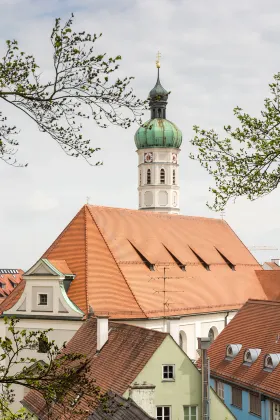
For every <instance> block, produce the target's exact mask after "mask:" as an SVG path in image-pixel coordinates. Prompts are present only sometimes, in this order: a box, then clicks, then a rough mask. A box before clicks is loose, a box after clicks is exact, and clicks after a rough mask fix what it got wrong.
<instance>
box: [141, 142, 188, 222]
mask: <svg viewBox="0 0 280 420" xmlns="http://www.w3.org/2000/svg"><path fill="white" fill-rule="evenodd" d="M137 153H138V192H139V206H138V207H139V210H149V211H156V212H162V213H174V214H178V213H180V186H179V153H180V149H176V148H147V149H139V150H137ZM162 169H163V170H164V182H163V179H162V177H161V170H162ZM148 170H149V171H150V179H149V174H148ZM174 175H175V176H174Z"/></svg>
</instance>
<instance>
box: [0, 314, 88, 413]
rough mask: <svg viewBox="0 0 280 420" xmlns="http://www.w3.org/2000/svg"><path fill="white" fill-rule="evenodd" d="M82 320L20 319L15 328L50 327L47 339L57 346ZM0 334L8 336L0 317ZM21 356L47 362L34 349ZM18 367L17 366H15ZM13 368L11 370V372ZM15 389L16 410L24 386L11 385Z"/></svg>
mask: <svg viewBox="0 0 280 420" xmlns="http://www.w3.org/2000/svg"><path fill="white" fill-rule="evenodd" d="M81 324H82V321H67V320H64V321H60V320H46V319H45V320H44V319H38V320H35V319H26V320H25V319H22V320H20V322H19V323H18V324H17V329H19V330H20V329H26V330H27V331H41V330H47V329H49V328H52V329H53V331H50V332H49V333H48V336H49V339H50V340H54V341H55V343H56V344H57V346H58V347H62V345H63V343H64V342H65V341H66V342H67V341H69V340H70V339H71V338H72V337H73V335H74V334H75V333H76V331H77V330H78V329H79V328H80V326H81ZM0 334H1V337H5V336H8V337H9V336H10V333H9V332H8V330H7V326H6V325H4V320H3V318H0ZM20 356H21V357H24V358H25V357H34V358H36V359H37V360H44V361H46V362H47V358H46V354H44V353H38V352H37V351H36V350H26V351H24V352H22V353H21V354H20ZM17 369H18V368H17ZM13 372H15V370H12V371H11V372H10V373H11V374H12V373H13ZM12 388H13V390H14V391H15V395H16V397H15V402H14V403H13V404H12V406H11V409H12V410H13V411H17V410H19V409H20V408H22V405H21V404H20V401H21V400H22V399H23V398H24V393H25V388H24V387H23V386H20V385H15V386H13V387H12Z"/></svg>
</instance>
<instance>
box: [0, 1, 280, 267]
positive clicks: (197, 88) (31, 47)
mask: <svg viewBox="0 0 280 420" xmlns="http://www.w3.org/2000/svg"><path fill="white" fill-rule="evenodd" d="M0 5H1V11H2V13H1V16H0V56H2V54H3V51H4V47H5V44H4V42H5V40H6V39H7V38H17V39H18V40H19V42H20V45H21V46H22V48H23V49H24V51H26V52H33V53H34V54H35V56H36V60H37V62H38V64H40V66H41V68H42V70H43V69H46V70H48V71H50V70H51V48H50V42H49V35H50V31H51V28H52V25H53V22H54V18H55V17H58V16H61V17H62V18H63V19H66V18H68V17H69V16H70V13H71V11H73V12H75V25H76V27H77V28H78V29H79V30H83V29H84V30H86V31H90V32H92V33H94V32H96V33H99V32H103V34H104V35H103V37H102V39H101V40H100V41H98V43H97V44H96V48H97V51H98V52H99V51H101V52H103V51H106V52H108V55H117V54H121V55H122V57H123V62H122V64H121V69H120V74H121V75H134V76H136V79H135V81H134V87H135V92H136V94H137V95H138V96H141V97H146V96H147V94H148V92H149V90H150V89H151V88H152V87H153V85H154V83H155V79H156V69H155V66H154V61H155V54H156V52H157V51H158V49H160V50H161V52H162V57H163V58H162V68H161V79H162V83H163V85H164V86H165V87H166V89H168V90H171V92H172V94H171V96H170V99H169V104H168V109H167V116H168V118H169V119H171V120H173V121H174V122H175V123H176V124H177V125H178V127H180V128H181V130H182V131H183V135H184V141H183V145H182V152H181V160H180V162H181V167H180V174H181V197H182V206H181V209H182V213H183V214H192V215H204V216H211V217H212V216H213V213H212V212H210V211H209V210H208V209H207V207H206V205H205V202H206V201H207V199H209V198H210V199H211V197H209V191H208V189H209V185H210V184H211V183H212V180H211V178H209V176H208V175H207V173H206V172H205V171H204V170H203V169H202V168H201V167H200V166H199V164H198V163H197V162H193V161H190V159H189V158H188V154H189V152H190V150H191V147H190V144H189V139H190V138H191V137H192V135H193V132H192V126H193V125H194V124H199V125H201V126H202V127H204V128H212V127H214V128H217V129H218V130H221V129H222V127H223V126H224V125H225V124H229V123H234V118H233V116H232V109H233V108H234V107H235V106H236V105H237V104H238V105H240V106H241V107H243V108H244V109H246V111H248V112H249V113H251V114H259V111H260V108H261V106H262V102H263V98H264V97H265V96H266V95H267V94H268V83H269V82H270V81H271V80H272V76H273V74H274V73H275V72H277V71H279V70H280V62H279V54H278V43H279V42H278V40H279V31H280V30H279V29H278V26H277V25H278V20H279V14H280V3H279V0H267V1H266V2H263V1H262V0H236V1H234V2H225V1H224V0H215V1H211V0H199V1H192V0H134V1H131V0H118V1H115V0H95V1H92V0H67V1H65V0H49V1H48V2H46V1H45V0H36V1H34V0H25V1H17V0H11V1H7V0H0ZM1 107H2V104H1ZM5 112H6V115H7V116H8V117H9V119H10V120H11V121H13V122H14V123H16V124H17V125H18V127H20V128H21V133H20V136H19V141H20V146H21V147H20V149H19V153H18V158H19V159H20V160H21V161H23V162H25V161H27V162H29V166H28V168H26V169H15V168H10V167H7V166H5V165H4V164H1V162H0V176H1V189H0V193H1V219H0V228H1V236H2V238H5V241H2V242H1V243H2V246H1V261H2V264H4V265H6V266H8V265H10V266H13V265H14V266H22V267H24V268H28V266H29V265H31V264H33V263H34V261H35V260H36V258H38V257H39V256H40V255H41V254H42V253H43V252H44V251H45V249H46V248H47V247H48V246H49V245H50V243H51V242H52V241H53V240H54V239H55V238H56V236H57V235H58V234H59V233H60V231H61V230H62V229H63V228H64V227H65V225H66V224H67V223H68V222H69V221H70V219H71V217H73V216H74V215H75V213H76V212H77V211H78V210H79V208H80V207H81V206H82V205H83V204H84V203H85V202H86V197H87V196H90V197H91V203H96V204H99V205H102V204H103V205H111V206H118V207H130V208H137V197H138V194H137V155H136V153H135V145H134V139H133V137H134V132H135V131H136V129H137V127H136V126H134V127H132V128H131V129H130V130H121V129H118V128H116V127H111V128H109V129H107V130H102V129H99V128H97V127H96V126H95V125H94V123H92V124H89V125H88V126H87V127H86V129H85V135H86V136H89V137H91V138H92V145H93V146H94V147H98V146H100V147H101V148H102V150H101V152H99V154H98V156H96V159H98V160H99V159H102V160H103V161H104V166H102V167H99V168H96V167H90V166H89V165H87V164H86V163H85V162H84V161H82V160H79V159H73V158H72V159H71V158H69V157H67V156H66V155H64V154H63V152H62V151H61V149H60V148H59V146H58V145H57V144H56V143H55V142H54V141H53V140H52V139H50V138H48V136H47V135H44V134H42V133H40V132H39V131H38V130H37V127H36V126H35V125H33V124H32V122H30V121H29V120H27V119H26V118H25V117H24V116H23V115H21V114H19V113H16V112H15V111H14V110H13V109H12V108H8V107H5ZM147 118H148V113H147ZM278 194H279V192H275V193H274V194H272V195H271V196H268V197H266V198H264V199H262V200H259V201H257V202H254V203H250V202H248V201H247V200H243V199H242V200H238V201H237V202H236V204H230V205H229V207H228V209H227V212H226V219H227V221H228V222H229V223H230V225H231V226H232V227H233V229H235V230H236V231H237V232H238V234H239V235H240V237H241V238H242V239H244V241H245V243H248V244H253V245H258V244H261V245H266V242H267V244H268V245H270V243H269V242H270V238H271V232H272V231H273V230H274V229H275V228H278V227H279V220H278V219H279V218H278V214H279V211H278V210H279V209H278V207H279V205H278V202H279V199H278ZM214 216H215V215H214ZM217 217H219V215H217ZM277 240H278V239H276V241H277ZM271 241H272V239H271ZM279 241H280V240H279ZM257 242H258V243H257ZM279 245H280V244H279Z"/></svg>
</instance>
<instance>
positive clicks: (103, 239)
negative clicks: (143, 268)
mask: <svg viewBox="0 0 280 420" xmlns="http://www.w3.org/2000/svg"><path fill="white" fill-rule="evenodd" d="M86 207H87V208H88V210H89V213H90V215H91V218H92V220H93V222H94V224H95V226H96V227H97V229H98V232H99V233H100V235H101V237H102V239H103V241H104V243H105V244H106V247H107V248H108V250H109V252H110V254H111V256H112V258H113V260H114V261H115V263H116V266H117V268H118V270H119V272H120V273H121V275H122V277H123V279H124V281H125V282H126V284H127V287H128V288H129V290H130V292H131V294H132V296H133V298H134V300H135V302H136V304H137V306H138V307H139V309H140V311H141V312H142V313H143V315H145V317H146V318H148V317H147V315H146V313H145V312H144V310H143V309H142V308H141V306H140V304H139V302H138V300H137V299H136V297H135V295H134V293H133V291H132V289H131V287H130V286H129V284H128V282H127V280H126V278H125V276H124V274H123V272H122V270H121V268H120V266H119V264H118V263H117V261H116V259H115V256H114V255H113V253H112V251H111V248H110V247H109V245H108V243H107V241H106V239H105V238H104V236H103V234H102V232H101V230H100V228H99V226H98V224H97V222H96V220H95V218H94V217H93V214H92V212H91V211H90V206H89V205H86Z"/></svg>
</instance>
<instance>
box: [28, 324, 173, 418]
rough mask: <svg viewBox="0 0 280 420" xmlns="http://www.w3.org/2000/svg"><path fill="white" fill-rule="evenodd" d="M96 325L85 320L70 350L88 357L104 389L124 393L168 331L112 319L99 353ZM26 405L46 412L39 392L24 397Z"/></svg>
mask: <svg viewBox="0 0 280 420" xmlns="http://www.w3.org/2000/svg"><path fill="white" fill-rule="evenodd" d="M96 327H97V323H96V319H95V318H91V319H88V320H87V321H85V322H84V324H83V325H82V326H81V328H80V329H79V330H78V331H77V333H76V334H75V335H74V337H73V338H72V339H71V340H70V341H69V343H68V344H67V347H66V351H67V352H71V353H79V354H83V355H86V356H87V357H88V359H89V360H90V371H89V375H90V377H91V378H93V379H95V380H96V385H97V386H99V387H100V388H101V389H102V391H104V392H105V391H109V390H110V391H113V392H115V393H117V394H119V395H123V393H124V392H125V391H126V389H127V388H128V387H129V385H130V384H131V383H132V382H133V381H134V379H135V378H136V377H137V375H138V374H139V373H140V372H141V370H142V369H143V368H144V366H145V365H146V364H147V362H148V361H149V360H150V358H151V357H152V355H153V354H154V352H155V351H156V350H157V349H158V347H159V346H160V345H161V343H162V342H163V340H164V339H165V337H166V335H167V334H166V333H162V332H159V331H153V330H148V329H145V328H140V327H135V326H132V325H126V324H118V323H114V322H110V323H109V339H108V341H107V343H106V344H105V345H104V346H103V348H102V349H101V351H100V352H99V353H96V340H97V331H96V329H97V328H96ZM24 404H25V405H27V406H28V407H30V408H31V409H32V412H33V413H34V414H39V413H43V412H44V400H43V398H42V396H41V395H40V394H39V393H38V392H35V391H31V392H29V393H28V394H27V396H25V398H24ZM62 417H63V416H62ZM40 418H41V417H40Z"/></svg>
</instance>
